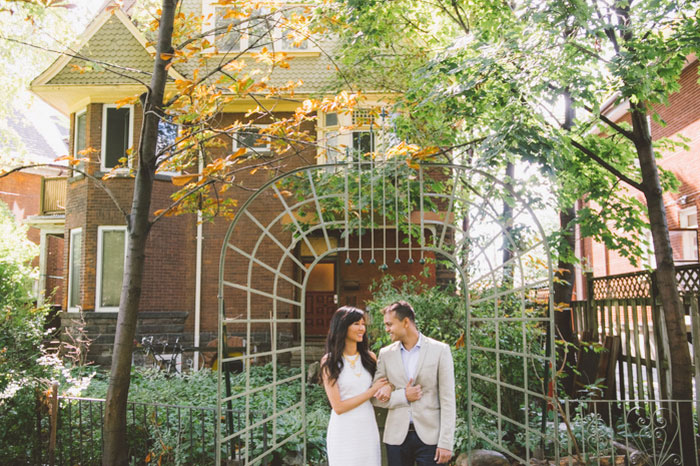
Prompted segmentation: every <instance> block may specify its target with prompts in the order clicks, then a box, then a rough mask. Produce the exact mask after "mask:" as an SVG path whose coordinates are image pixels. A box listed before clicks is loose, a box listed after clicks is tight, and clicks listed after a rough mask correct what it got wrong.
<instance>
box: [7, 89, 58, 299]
mask: <svg viewBox="0 0 700 466" xmlns="http://www.w3.org/2000/svg"><path fill="white" fill-rule="evenodd" d="M67 126H68V121H67V119H66V118H65V117H64V116H63V115H61V114H60V113H58V112H56V111H55V110H54V109H52V108H51V107H49V106H48V105H47V104H46V103H44V102H41V101H38V102H35V103H34V104H33V105H32V106H31V107H29V108H26V109H23V108H19V109H17V110H16V111H14V112H13V113H12V115H11V116H10V117H9V118H8V119H7V120H6V128H4V129H3V130H4V131H5V134H3V136H5V137H4V139H5V141H6V142H5V147H3V154H2V156H3V157H5V158H7V159H9V160H12V161H14V162H15V163H22V164H25V165H33V164H54V165H58V164H60V163H57V162H55V159H56V158H58V157H60V156H62V155H66V154H67V153H68V145H67V143H68V128H67ZM66 174H67V170H66V169H62V168H56V167H48V166H39V167H34V168H31V169H27V170H23V171H21V172H15V173H11V174H10V175H8V176H5V177H3V178H0V200H2V201H3V202H4V203H6V204H7V205H8V207H9V208H10V210H11V211H12V212H13V214H14V215H15V218H16V219H17V221H18V222H21V223H24V224H26V225H28V226H29V227H30V228H29V231H28V232H27V236H28V238H29V239H30V240H31V241H32V242H34V243H36V244H38V245H39V246H40V250H39V251H40V252H39V257H37V259H36V260H35V265H36V266H38V267H39V272H40V275H39V281H38V283H37V284H36V285H37V289H36V294H37V300H38V301H39V302H40V303H41V302H44V301H46V302H48V303H51V304H55V305H60V303H61V302H62V300H63V230H64V228H63V223H64V208H65V188H66V184H65V182H66ZM49 271H50V272H49Z"/></svg>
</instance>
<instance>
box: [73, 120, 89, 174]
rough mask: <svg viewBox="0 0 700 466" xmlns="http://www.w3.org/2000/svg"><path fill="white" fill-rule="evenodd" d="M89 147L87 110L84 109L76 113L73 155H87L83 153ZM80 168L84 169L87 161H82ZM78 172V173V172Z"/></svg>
mask: <svg viewBox="0 0 700 466" xmlns="http://www.w3.org/2000/svg"><path fill="white" fill-rule="evenodd" d="M86 148H87V112H86V111H85V110H83V111H82V112H79V113H76V114H75V133H74V135H73V157H76V158H80V157H85V154H81V152H82V151H84V150H85V149H86ZM77 167H78V169H80V170H84V168H85V163H84V162H80V163H79V164H78V165H77ZM76 174H77V173H76Z"/></svg>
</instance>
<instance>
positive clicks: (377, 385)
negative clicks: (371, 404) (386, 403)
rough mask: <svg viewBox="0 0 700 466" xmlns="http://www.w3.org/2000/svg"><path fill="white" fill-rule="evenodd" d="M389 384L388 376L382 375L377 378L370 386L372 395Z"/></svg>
mask: <svg viewBox="0 0 700 466" xmlns="http://www.w3.org/2000/svg"><path fill="white" fill-rule="evenodd" d="M387 385H389V381H388V380H387V379H386V377H382V378H381V379H377V380H376V381H375V382H374V383H373V384H372V386H371V387H369V392H370V395H371V396H374V394H375V393H377V391H379V390H380V389H381V388H383V387H386V386H387Z"/></svg>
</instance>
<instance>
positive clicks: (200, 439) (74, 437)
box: [0, 396, 272, 466]
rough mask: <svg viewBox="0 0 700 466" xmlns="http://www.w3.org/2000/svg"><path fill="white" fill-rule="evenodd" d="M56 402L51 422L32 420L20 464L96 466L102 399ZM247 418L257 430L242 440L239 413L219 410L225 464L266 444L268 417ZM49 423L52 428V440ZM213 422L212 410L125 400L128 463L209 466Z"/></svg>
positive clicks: (212, 458) (213, 444)
mask: <svg viewBox="0 0 700 466" xmlns="http://www.w3.org/2000/svg"><path fill="white" fill-rule="evenodd" d="M56 404H57V406H58V408H57V410H56V412H57V415H56V417H55V421H54V420H53V419H54V418H53V417H52V416H51V415H50V413H49V415H40V414H39V412H37V414H38V416H37V419H36V420H35V422H32V423H31V425H33V427H34V432H31V433H30V432H27V442H28V443H31V445H28V448H27V451H30V452H32V453H31V457H32V460H31V461H30V462H27V463H26V464H55V465H58V466H63V465H66V466H72V465H82V466H92V465H101V464H102V446H103V443H102V440H103V421H104V411H105V400H104V399H100V398H82V397H69V396H58V397H57V400H56ZM248 415H249V417H250V421H249V422H254V423H258V424H260V429H258V430H256V432H255V433H253V432H249V433H248V434H247V435H245V436H244V435H240V434H237V433H238V432H240V431H241V430H242V429H243V427H244V426H245V416H246V413H245V410H241V409H228V410H224V411H223V416H224V417H223V418H222V419H221V425H222V431H223V432H225V433H226V434H227V435H229V436H230V440H229V441H228V442H226V444H225V445H224V453H225V457H226V458H228V462H229V464H238V463H237V462H238V461H240V460H241V458H242V456H243V454H244V450H245V448H246V446H247V448H249V449H250V451H251V452H252V453H255V452H261V451H264V450H266V449H267V448H268V445H270V443H271V431H272V429H271V423H272V421H269V420H268V416H269V414H266V413H265V412H261V411H257V410H249V412H248ZM6 421H7V422H14V421H13V420H12V419H6ZM53 422H55V424H56V429H55V440H54V441H53V442H52V440H51V437H52V435H51V427H52V423H53ZM216 423H217V414H216V408H215V407H198V406H184V405H174V404H162V403H145V402H136V401H130V402H128V403H127V445H128V449H129V452H128V456H129V458H130V464H134V465H146V464H163V465H205V464H214V463H215V456H216V451H215V447H216V437H215V432H216ZM246 440H247V443H246ZM0 462H1V461H0ZM267 462H268V461H263V463H267Z"/></svg>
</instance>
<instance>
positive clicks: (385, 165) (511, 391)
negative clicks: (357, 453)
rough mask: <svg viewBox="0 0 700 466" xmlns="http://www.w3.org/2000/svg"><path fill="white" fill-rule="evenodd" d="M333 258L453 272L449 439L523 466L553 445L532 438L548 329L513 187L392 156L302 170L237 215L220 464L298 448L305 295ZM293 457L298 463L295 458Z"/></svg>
mask: <svg viewBox="0 0 700 466" xmlns="http://www.w3.org/2000/svg"><path fill="white" fill-rule="evenodd" d="M505 205H507V206H509V207H510V209H506V211H510V214H507V215H505V216H504V206H505ZM302 249H303V251H304V254H305V255H306V257H307V260H306V261H302V260H301V258H300V250H302ZM504 249H505V250H506V251H507V254H505V255H504ZM334 254H335V255H341V256H342V260H343V261H344V263H345V264H352V265H353V267H366V268H370V267H372V268H374V270H377V269H379V270H381V271H383V273H388V274H391V273H394V272H396V271H400V270H401V267H402V266H404V265H405V264H411V263H414V262H416V263H422V262H425V261H431V260H432V259H440V260H447V261H449V262H450V263H451V264H452V267H453V269H454V270H455V274H456V276H457V277H458V279H459V280H458V281H459V283H458V290H459V293H461V295H462V296H463V297H464V326H465V341H464V346H463V347H459V348H455V350H454V351H455V352H456V353H457V352H461V353H462V355H461V356H459V357H458V356H457V354H456V355H455V360H456V364H457V365H458V366H459V365H460V364H462V366H461V372H460V371H458V374H462V379H461V380H458V386H459V387H458V389H461V390H462V391H463V395H464V396H463V397H461V398H462V399H463V400H464V401H463V406H462V411H461V412H462V413H466V416H463V417H464V419H463V421H464V423H463V424H462V426H461V427H458V428H462V429H467V432H468V435H469V436H471V438H472V439H474V440H478V441H480V442H482V443H485V444H487V445H490V446H491V447H492V448H493V449H497V450H501V451H503V452H504V453H506V454H507V455H509V456H510V457H512V458H514V459H517V460H519V461H521V462H523V463H527V464H529V463H530V459H531V458H532V457H533V452H534V450H535V449H536V448H540V447H541V446H543V445H544V444H545V443H548V444H549V445H550V446H551V445H552V444H554V448H556V440H555V439H556V432H555V433H554V434H552V432H549V433H547V432H546V431H545V430H544V429H543V428H542V426H544V419H545V416H543V411H546V410H547V409H548V404H549V403H550V402H551V396H552V392H551V390H552V389H553V384H552V383H551V382H552V374H551V371H550V368H551V367H553V362H554V356H553V350H552V348H553V344H554V332H553V325H554V323H553V306H552V303H551V296H552V292H551V288H552V270H553V269H552V264H551V259H550V251H549V248H548V245H547V241H546V236H545V234H544V232H543V229H542V227H541V225H540V224H539V222H538V221H537V218H536V216H535V215H534V213H533V211H532V209H531V208H530V206H529V205H528V202H527V201H525V200H524V199H523V198H522V197H521V196H519V195H518V194H517V193H516V192H515V190H514V189H512V187H510V186H509V185H507V184H505V183H503V182H501V181H499V180H498V179H496V178H495V177H493V176H491V175H489V174H487V173H485V172H483V171H479V170H475V169H471V168H468V167H463V166H460V165H447V164H414V163H413V162H412V161H410V160H402V159H400V158H398V157H395V158H392V159H388V160H383V161H376V160H364V159H363V160H359V161H355V162H348V163H339V164H334V165H317V166H309V167H303V168H299V169H296V170H293V171H291V172H289V173H286V174H284V175H282V176H279V177H277V178H275V179H273V180H271V181H269V182H268V183H267V184H265V185H264V186H263V187H262V188H260V189H259V190H258V191H257V192H256V193H255V194H254V195H252V196H251V197H250V198H249V199H248V200H247V201H246V202H245V203H244V204H243V205H242V206H241V207H240V210H239V213H238V214H237V216H236V218H235V219H234V221H233V222H232V223H231V225H230V227H229V230H228V232H227V234H226V237H225V241H224V245H223V249H222V253H221V259H220V272H219V336H220V341H225V340H226V339H227V338H229V337H231V336H232V335H235V336H237V337H239V338H241V339H242V340H241V341H242V346H243V351H238V352H235V351H232V352H229V351H226V350H225V349H224V348H223V345H219V346H220V348H219V355H218V357H219V361H221V362H222V364H219V368H222V367H224V366H225V365H226V364H238V365H239V367H242V372H241V374H239V375H238V376H237V377H236V380H235V383H234V385H233V386H232V385H231V382H230V380H229V378H228V377H226V375H225V373H224V372H223V371H221V369H220V370H219V384H218V386H219V390H218V408H219V417H218V418H219V419H221V420H222V421H221V422H220V423H219V424H218V426H217V464H221V461H222V460H225V459H236V460H239V461H241V463H242V464H257V463H260V462H262V461H263V460H264V459H265V458H266V457H269V456H270V454H271V453H272V452H274V451H275V450H278V449H280V448H282V447H284V446H285V444H288V443H290V442H295V443H298V444H300V445H306V425H307V419H306V409H305V406H306V384H307V380H306V365H307V363H309V362H313V361H307V360H306V354H305V353H306V330H305V328H306V325H307V318H309V316H307V315H306V310H307V303H306V302H305V297H306V289H307V285H308V280H309V277H310V274H311V271H312V270H313V269H314V267H316V266H317V265H318V264H320V263H322V262H323V261H324V258H327V257H329V256H330V255H334ZM451 343H454V342H451ZM260 368H263V369H260ZM282 386H293V387H296V390H295V391H293V392H294V393H295V396H294V397H292V398H290V397H289V395H288V394H289V390H284V391H283V390H281V387H282ZM465 391H466V393H464V392H465ZM550 406H551V404H550ZM554 428H555V429H556V426H554ZM506 433H507V436H508V437H511V438H513V436H516V437H517V438H519V439H520V440H521V441H520V442H519V443H520V444H521V445H522V447H521V448H518V449H514V448H512V447H511V446H510V445H512V443H507V439H506V438H505V437H506ZM301 454H303V455H304V457H303V461H304V463H303V464H308V462H307V458H306V448H305V447H304V448H303V452H302V453H300V455H301ZM300 459H301V458H300Z"/></svg>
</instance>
